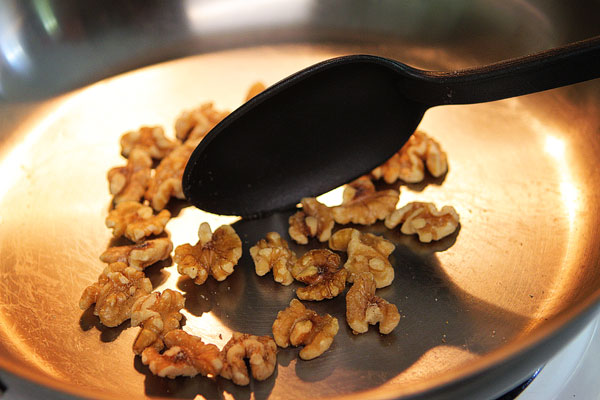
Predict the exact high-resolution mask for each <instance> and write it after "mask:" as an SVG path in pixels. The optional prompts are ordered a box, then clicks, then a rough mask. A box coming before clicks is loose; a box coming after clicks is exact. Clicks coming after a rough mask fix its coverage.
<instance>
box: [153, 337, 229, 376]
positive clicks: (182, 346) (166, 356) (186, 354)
mask: <svg viewBox="0 0 600 400" xmlns="http://www.w3.org/2000/svg"><path fill="white" fill-rule="evenodd" d="M165 345H166V346H167V347H168V350H166V351H165V352H164V353H163V354H160V353H159V351H158V350H156V348H154V347H148V348H146V349H145V350H144V351H143V352H142V363H144V365H147V366H148V367H149V368H150V371H152V373H153V374H154V375H158V376H160V377H167V378H171V379H172V378H175V377H176V376H196V375H198V374H202V375H204V376H208V375H212V376H216V375H218V374H219V373H220V372H221V368H222V367H223V363H222V361H221V358H220V357H219V349H218V347H217V346H215V345H214V344H206V343H204V342H203V341H202V339H200V338H199V337H197V336H193V335H190V334H188V333H186V332H184V331H182V330H181V329H175V330H172V331H170V332H169V333H167V334H166V335H165Z"/></svg>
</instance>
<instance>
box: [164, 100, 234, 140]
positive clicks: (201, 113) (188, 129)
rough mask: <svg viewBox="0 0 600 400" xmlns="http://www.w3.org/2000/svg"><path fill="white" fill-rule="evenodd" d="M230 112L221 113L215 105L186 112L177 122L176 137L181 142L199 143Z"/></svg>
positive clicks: (205, 105) (202, 106)
mask: <svg viewBox="0 0 600 400" xmlns="http://www.w3.org/2000/svg"><path fill="white" fill-rule="evenodd" d="M228 114H229V111H219V110H217V109H215V108H214V106H213V103H204V104H202V105H200V106H199V107H198V108H195V109H193V110H189V111H184V112H183V113H181V115H180V116H179V117H178V118H177V121H175V136H177V138H178V139H179V140H182V141H183V140H189V141H190V142H194V143H195V144H197V142H198V141H199V140H200V139H202V138H203V137H204V136H206V134H207V133H208V132H209V131H210V130H211V129H212V128H214V127H215V126H216V125H217V124H218V123H219V122H221V121H222V120H223V119H224V118H225V117H226V116H227V115H228Z"/></svg>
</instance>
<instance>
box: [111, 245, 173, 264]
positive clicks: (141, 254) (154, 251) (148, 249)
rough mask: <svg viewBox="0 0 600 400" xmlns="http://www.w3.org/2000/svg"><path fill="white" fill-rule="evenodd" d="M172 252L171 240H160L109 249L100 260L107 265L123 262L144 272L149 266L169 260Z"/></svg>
mask: <svg viewBox="0 0 600 400" xmlns="http://www.w3.org/2000/svg"><path fill="white" fill-rule="evenodd" d="M172 250H173V243H172V242H171V240H170V239H168V238H158V239H151V240H146V241H145V242H141V243H137V244H132V245H128V246H114V247H109V248H108V249H106V251H105V252H104V253H102V254H101V255H100V260H102V261H103V262H105V263H114V262H117V261H121V262H124V263H127V264H128V265H129V266H130V267H133V268H135V269H138V270H143V269H144V268H146V267H147V266H149V265H152V264H154V263H156V262H158V261H161V260H165V259H167V258H169V255H170V254H171V251H172Z"/></svg>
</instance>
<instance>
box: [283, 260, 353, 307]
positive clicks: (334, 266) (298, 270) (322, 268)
mask: <svg viewBox="0 0 600 400" xmlns="http://www.w3.org/2000/svg"><path fill="white" fill-rule="evenodd" d="M340 261H341V260H340V256H338V255H337V254H335V253H334V252H332V251H330V250H327V249H314V250H310V251H308V252H306V253H305V254H304V255H303V256H302V257H300V258H299V259H298V261H296V263H295V264H294V266H293V267H292V276H293V277H294V278H295V279H296V280H298V281H300V282H303V283H306V284H307V285H308V286H306V287H301V288H298V289H297V290H296V295H297V296H298V298H299V299H300V300H315V301H320V300H323V299H332V298H334V297H335V296H337V295H338V294H340V293H341V292H342V291H343V290H344V289H345V287H346V276H347V275H348V271H347V270H346V269H345V268H341V269H339V266H340Z"/></svg>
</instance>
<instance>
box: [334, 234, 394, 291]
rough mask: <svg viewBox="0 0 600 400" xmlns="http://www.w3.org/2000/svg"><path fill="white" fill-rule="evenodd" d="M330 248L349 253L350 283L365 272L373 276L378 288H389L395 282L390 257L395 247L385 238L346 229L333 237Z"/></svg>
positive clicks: (345, 265) (346, 264)
mask: <svg viewBox="0 0 600 400" xmlns="http://www.w3.org/2000/svg"><path fill="white" fill-rule="evenodd" d="M329 247H330V248H331V249H333V250H338V251H346V252H348V260H347V261H346V263H345V264H344V268H346V269H347V270H348V278H347V280H348V282H354V279H355V276H356V275H357V274H358V273H360V272H364V271H366V272H370V273H372V274H373V277H374V278H375V282H376V284H377V287H378V288H382V287H385V286H389V285H390V284H391V283H392V281H393V280H394V267H392V264H391V263H390V261H389V260H388V257H389V255H390V254H392V252H393V251H394V249H395V246H394V245H393V244H392V243H391V242H389V241H387V240H385V239H384V238H382V237H380V236H376V235H373V234H371V233H361V232H360V231H358V230H356V229H353V228H345V229H341V230H339V231H337V232H336V233H334V234H333V236H331V238H330V239H329Z"/></svg>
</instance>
